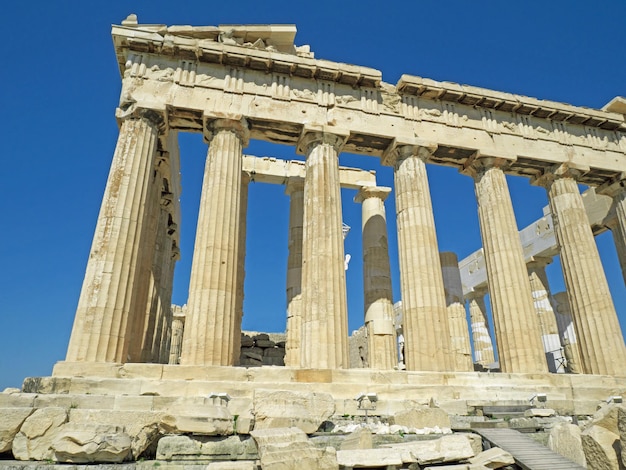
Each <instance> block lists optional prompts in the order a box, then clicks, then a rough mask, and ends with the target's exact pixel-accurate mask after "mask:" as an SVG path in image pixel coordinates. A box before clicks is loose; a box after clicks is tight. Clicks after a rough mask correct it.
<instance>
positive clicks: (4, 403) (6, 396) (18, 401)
mask: <svg viewBox="0 0 626 470" xmlns="http://www.w3.org/2000/svg"><path fill="white" fill-rule="evenodd" d="M35 398H37V395H36V394H34V393H0V408H14V407H18V408H34V407H35Z"/></svg>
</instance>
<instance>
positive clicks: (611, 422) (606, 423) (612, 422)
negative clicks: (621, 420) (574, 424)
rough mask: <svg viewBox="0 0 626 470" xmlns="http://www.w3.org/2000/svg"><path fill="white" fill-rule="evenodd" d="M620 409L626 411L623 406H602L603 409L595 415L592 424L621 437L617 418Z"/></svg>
mask: <svg viewBox="0 0 626 470" xmlns="http://www.w3.org/2000/svg"><path fill="white" fill-rule="evenodd" d="M620 409H624V410H626V408H624V406H623V405H616V404H610V405H604V406H602V408H600V409H599V410H598V411H596V412H595V413H594V415H593V418H592V420H591V424H592V425H596V426H602V427H603V428H604V429H608V430H609V431H611V432H612V433H613V434H618V435H619V429H618V426H617V417H618V413H619V410H620Z"/></svg>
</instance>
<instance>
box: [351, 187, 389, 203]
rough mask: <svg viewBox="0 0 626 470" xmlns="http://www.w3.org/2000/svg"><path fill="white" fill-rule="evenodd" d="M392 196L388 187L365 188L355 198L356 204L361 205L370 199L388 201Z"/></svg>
mask: <svg viewBox="0 0 626 470" xmlns="http://www.w3.org/2000/svg"><path fill="white" fill-rule="evenodd" d="M389 194H391V188H388V187H386V186H363V187H362V188H361V189H359V192H358V193H357V194H356V196H354V202H356V203H357V204H361V203H362V202H363V200H365V199H367V198H369V197H377V198H379V199H381V200H383V201H384V200H385V199H387V196H389Z"/></svg>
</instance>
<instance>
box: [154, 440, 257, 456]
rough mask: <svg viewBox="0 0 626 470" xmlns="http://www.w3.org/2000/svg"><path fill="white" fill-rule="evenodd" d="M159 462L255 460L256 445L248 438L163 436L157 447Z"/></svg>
mask: <svg viewBox="0 0 626 470" xmlns="http://www.w3.org/2000/svg"><path fill="white" fill-rule="evenodd" d="M156 457H157V459H159V460H168V461H170V460H174V461H197V460H200V461H207V460H209V461H215V460H218V461H219V460H224V461H227V460H256V459H258V458H259V455H258V452H257V448H256V445H255V444H254V441H253V440H252V439H250V438H249V437H241V436H229V437H207V436H163V437H162V438H161V439H159V443H158V445H157V452H156Z"/></svg>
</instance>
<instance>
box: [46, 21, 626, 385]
mask: <svg viewBox="0 0 626 470" xmlns="http://www.w3.org/2000/svg"><path fill="white" fill-rule="evenodd" d="M112 34H113V40H114V44H115V50H116V54H117V58H118V64H119V66H120V73H121V75H122V77H123V78H122V92H121V99H120V105H119V108H118V110H117V119H118V121H119V125H120V134H119V139H118V145H117V148H116V151H115V154H114V157H113V164H112V167H111V173H110V175H109V180H108V183H107V187H106V191H105V195H104V199H103V204H102V209H101V212H100V215H99V217H98V223H97V228H96V234H95V236H94V241H93V246H92V250H91V255H90V258H89V263H88V266H87V272H86V275H85V281H84V284H83V289H82V292H81V296H80V301H79V305H78V309H77V312H76V319H75V323H74V327H73V330H72V335H71V339H70V344H69V347H68V353H67V358H66V361H65V364H60V365H59V366H58V368H61V369H62V370H63V371H68V370H71V367H70V364H74V363H99V362H110V363H167V362H169V358H170V355H171V352H172V351H171V346H170V345H171V344H172V340H171V339H170V338H176V341H175V342H174V343H175V346H176V348H179V349H180V353H178V351H174V356H175V357H178V358H179V359H175V362H180V364H181V365H182V366H234V365H237V364H238V363H239V361H240V349H241V318H242V308H243V281H244V268H243V267H244V260H245V237H246V227H245V225H246V222H245V221H246V207H247V187H248V183H249V181H250V178H251V177H252V176H254V178H255V180H256V181H266V182H268V183H277V184H283V185H285V187H286V191H287V193H288V194H289V196H290V201H291V209H290V229H289V231H290V233H289V261H288V275H287V278H288V280H287V286H286V290H287V311H288V318H287V331H286V334H287V339H286V346H285V347H286V357H285V363H286V365H287V366H289V367H293V368H297V369H343V368H348V367H349V348H348V331H347V307H346V285H345V273H344V251H343V241H342V240H343V238H342V216H341V194H340V187H341V186H342V185H344V186H347V187H351V188H356V189H358V190H359V193H358V195H357V198H356V199H355V200H356V201H357V202H360V203H361V204H362V206H363V226H362V236H363V242H364V243H363V259H364V289H365V292H364V298H365V304H366V308H365V310H366V311H365V316H364V318H365V326H366V330H367V333H366V334H367V338H368V342H367V344H368V348H369V350H370V352H369V355H368V356H369V358H370V359H369V360H367V361H365V362H367V365H368V367H371V368H375V369H382V370H393V369H394V368H398V352H397V338H396V327H397V325H394V313H393V305H392V294H391V275H390V269H389V254H388V250H387V241H386V240H387V236H388V235H387V231H386V223H385V221H386V217H387V215H386V214H385V211H384V200H385V198H386V197H387V196H388V195H389V194H390V192H393V194H394V197H395V199H396V207H397V214H396V219H397V226H398V234H397V236H398V242H399V261H400V282H401V297H402V307H401V310H402V337H403V351H402V354H403V367H406V370H408V371H439V372H443V371H470V370H473V367H474V366H473V363H472V361H471V360H470V359H471V351H470V345H469V329H468V326H467V322H466V320H465V317H464V315H463V313H462V312H461V310H458V307H456V308H457V310H458V312H456V313H452V312H453V311H454V310H453V309H451V304H455V303H456V304H459V305H460V306H461V307H462V306H463V305H464V303H465V302H466V301H469V302H470V303H472V302H478V303H477V304H476V307H475V308H473V309H472V307H471V306H470V310H471V311H473V310H476V311H477V312H479V311H481V307H480V298H479V297H480V295H479V293H481V292H482V294H483V295H484V293H486V292H488V293H489V296H490V301H491V308H492V315H493V322H494V331H495V338H489V330H488V328H486V326H487V323H486V321H485V320H486V318H484V311H482V313H477V314H476V315H478V316H481V315H482V317H483V318H482V320H481V319H478V320H476V323H475V321H474V317H475V315H473V314H472V315H471V318H472V328H473V327H474V326H476V329H477V331H478V330H480V331H482V332H483V334H474V333H473V337H474V338H473V339H474V350H475V358H474V359H475V360H476V362H478V363H481V364H483V365H484V366H487V365H488V363H487V362H486V361H492V362H494V361H493V360H494V358H493V357H492V356H493V350H494V349H497V354H498V357H499V368H500V370H501V371H502V372H511V373H546V372H548V371H549V370H552V371H556V368H555V364H554V360H553V361H552V362H553V363H549V362H547V361H546V353H547V352H554V353H555V354H560V355H558V358H559V360H560V361H561V362H564V361H565V360H566V359H565V355H564V354H561V353H560V351H561V349H562V348H563V347H564V346H565V345H564V344H563V341H562V339H561V338H565V336H564V335H563V334H561V335H559V332H558V329H557V328H556V320H555V319H554V318H552V317H554V313H553V311H552V308H551V306H550V301H549V299H548V297H546V299H544V301H543V304H541V301H540V300H541V299H539V300H538V295H540V292H544V291H545V292H547V291H548V287H547V285H545V284H547V283H546V281H545V274H542V271H541V269H542V266H540V265H541V262H540V260H537V261H535V260H534V258H533V260H530V259H528V257H527V256H525V255H524V250H523V246H522V244H521V243H520V239H519V235H518V231H517V228H516V227H517V225H516V222H515V217H514V214H513V207H512V204H511V199H510V195H509V192H508V188H507V182H506V179H505V175H506V174H512V175H518V176H525V177H527V178H530V179H531V181H532V183H533V184H536V185H540V186H543V187H545V188H546V191H547V194H548V199H549V203H550V208H549V210H550V213H551V223H552V224H553V231H554V238H555V240H556V245H557V247H558V249H557V252H558V253H559V254H560V256H561V260H562V268H563V276H564V278H565V281H566V286H567V293H566V295H567V302H566V303H567V305H568V311H569V315H571V323H572V324H573V334H574V335H575V340H574V337H573V336H572V337H571V338H569V342H570V347H569V349H570V350H573V351H571V353H570V362H572V363H576V362H579V364H577V365H576V367H577V371H579V372H582V373H585V374H604V375H622V376H623V375H625V374H626V348H625V347H624V341H623V337H622V334H621V330H620V325H619V322H618V319H617V315H616V312H615V308H614V306H613V303H612V301H611V297H610V293H609V290H608V285H607V282H606V278H605V276H604V271H603V269H602V265H601V262H600V258H599V256H598V252H597V249H596V246H595V242H594V238H593V233H592V230H591V228H590V222H589V218H588V216H587V213H586V210H585V207H584V204H583V199H582V197H581V195H580V193H579V190H578V187H577V184H578V183H582V184H585V185H589V186H591V187H593V188H595V189H596V192H597V193H598V194H606V195H608V196H610V197H611V198H612V206H614V209H613V211H614V213H615V219H616V222H615V224H614V233H615V234H616V240H618V241H620V243H622V244H623V243H624V242H623V240H624V239H625V238H624V235H625V233H626V232H625V230H626V213H625V210H626V209H625V208H626V202H624V200H625V198H624V194H625V192H624V189H623V183H622V181H623V178H624V170H625V168H626V158H625V155H624V153H625V152H626V134H625V131H626V126H625V124H624V115H623V114H622V113H623V112H626V101H625V100H624V99H623V98H616V99H615V100H613V101H612V102H611V103H609V104H608V105H607V106H606V107H605V109H603V110H593V109H587V108H580V107H575V106H570V105H566V104H561V103H555V102H550V101H542V100H536V99H533V98H528V97H523V96H518V95H512V94H508V93H502V92H496V91H492V90H486V89H481V88H475V87H471V86H465V85H463V86H461V85H457V84H454V83H448V82H436V81H433V80H429V79H425V78H421V77H415V76H410V75H403V76H402V77H401V79H400V81H399V82H398V83H397V84H396V85H391V84H387V83H385V82H383V81H382V74H381V72H380V71H378V70H374V69H370V68H366V67H360V66H354V65H347V64H341V63H334V62H329V61H325V60H321V59H315V58H314V54H313V53H312V52H310V49H309V48H308V47H306V46H305V47H296V46H295V45H294V36H295V27H293V26H233V27H228V28H226V27H221V28H217V27H200V28H198V27H186V26H173V27H166V26H163V25H140V24H137V23H136V22H135V21H134V20H132V19H130V20H127V21H125V22H124V23H123V24H122V25H120V26H114V27H113V32H112ZM178 132H201V133H202V134H203V135H204V138H205V141H206V142H207V144H208V154H207V160H206V166H205V174H204V181H203V186H202V196H201V202H200V211H199V215H198V227H199V229H198V231H197V234H196V242H195V250H194V253H193V263H192V270H191V280H190V287H189V297H188V305H187V308H186V313H185V320H184V325H185V328H184V332H183V333H182V334H181V332H180V331H174V328H173V327H172V325H176V328H178V327H180V326H182V323H181V322H180V321H179V320H177V321H174V320H173V318H174V317H173V316H172V312H171V309H170V299H171V290H172V276H173V267H174V265H175V262H176V259H177V257H178V256H179V254H178V240H177V227H178V225H179V223H180V220H179V218H180V209H179V207H178V195H179V192H180V175H179V171H178V170H179V155H178V150H177V141H176V137H177V133H178ZM250 139H261V140H266V141H270V142H275V143H282V144H290V145H293V146H294V147H295V148H296V150H297V152H298V153H299V154H302V155H304V156H305V159H306V160H305V163H304V164H302V163H299V162H284V161H278V160H272V159H255V158H254V157H250V156H245V157H244V149H245V148H246V146H247V145H248V142H249V141H250ZM341 152H351V153H356V154H362V155H368V156H376V157H379V158H380V159H381V162H382V163H383V164H384V165H388V166H392V167H393V169H394V175H395V177H394V180H395V184H394V186H395V187H394V188H393V191H392V189H391V188H379V187H377V186H376V181H375V175H372V174H369V173H367V172H365V171H362V170H358V169H346V168H340V167H339V165H338V157H339V154H340V153H341ZM431 164H437V165H448V166H453V167H456V168H458V170H459V171H460V172H462V173H463V174H466V175H467V176H468V177H470V178H473V180H474V183H475V192H476V198H477V201H478V212H479V221H480V228H481V237H482V240H483V248H482V251H481V256H482V258H481V260H482V262H483V263H484V273H485V277H486V281H487V282H486V283H483V284H475V285H471V286H468V287H469V289H467V288H466V292H462V293H458V292H457V293H455V294H454V295H452V294H451V292H450V291H451V289H455V287H452V286H451V285H450V283H451V282H453V281H452V280H453V279H456V278H458V275H457V274H455V273H454V272H453V271H451V267H455V262H454V261H450V259H449V258H446V257H445V256H444V257H443V258H442V260H440V253H439V250H438V246H437V238H436V233H435V226H434V218H433V211H432V204H431V199H430V194H429V189H428V179H427V176H426V169H427V166H428V165H431ZM442 256H443V255H442ZM442 261H444V264H445V268H444V269H443V270H442V264H441V262H442ZM529 261H530V264H528V263H529ZM461 264H462V265H463V261H462V263H461ZM529 270H530V271H529ZM529 272H530V275H529ZM444 274H445V275H444ZM455 276H456V277H455ZM444 279H445V280H446V282H447V284H449V285H448V286H446V285H445V284H446V283H444ZM486 289H487V290H486ZM452 297H455V299H452ZM540 304H541V305H544V304H545V305H544V307H541V306H540ZM541 308H544V310H545V308H548V309H549V310H550V311H549V312H548V313H545V314H542V313H540V312H539V310H540V309H541ZM547 317H550V319H549V321H548V323H549V324H550V326H546V321H544V320H545V319H546V318H547ZM481 322H482V323H481ZM481 325H482V326H481ZM481 328H482V330H481ZM138 338H140V340H138ZM481 341H482V342H481ZM485 342H486V343H485ZM483 343H485V344H483ZM572 346H573V347H572ZM483 347H486V348H491V354H489V353H484V351H483ZM483 354H485V357H486V358H487V359H486V360H485V359H483V358H482V355H483ZM574 356H575V358H574ZM68 367H69V368H68ZM571 370H572V368H571V367H570V371H571Z"/></svg>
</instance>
